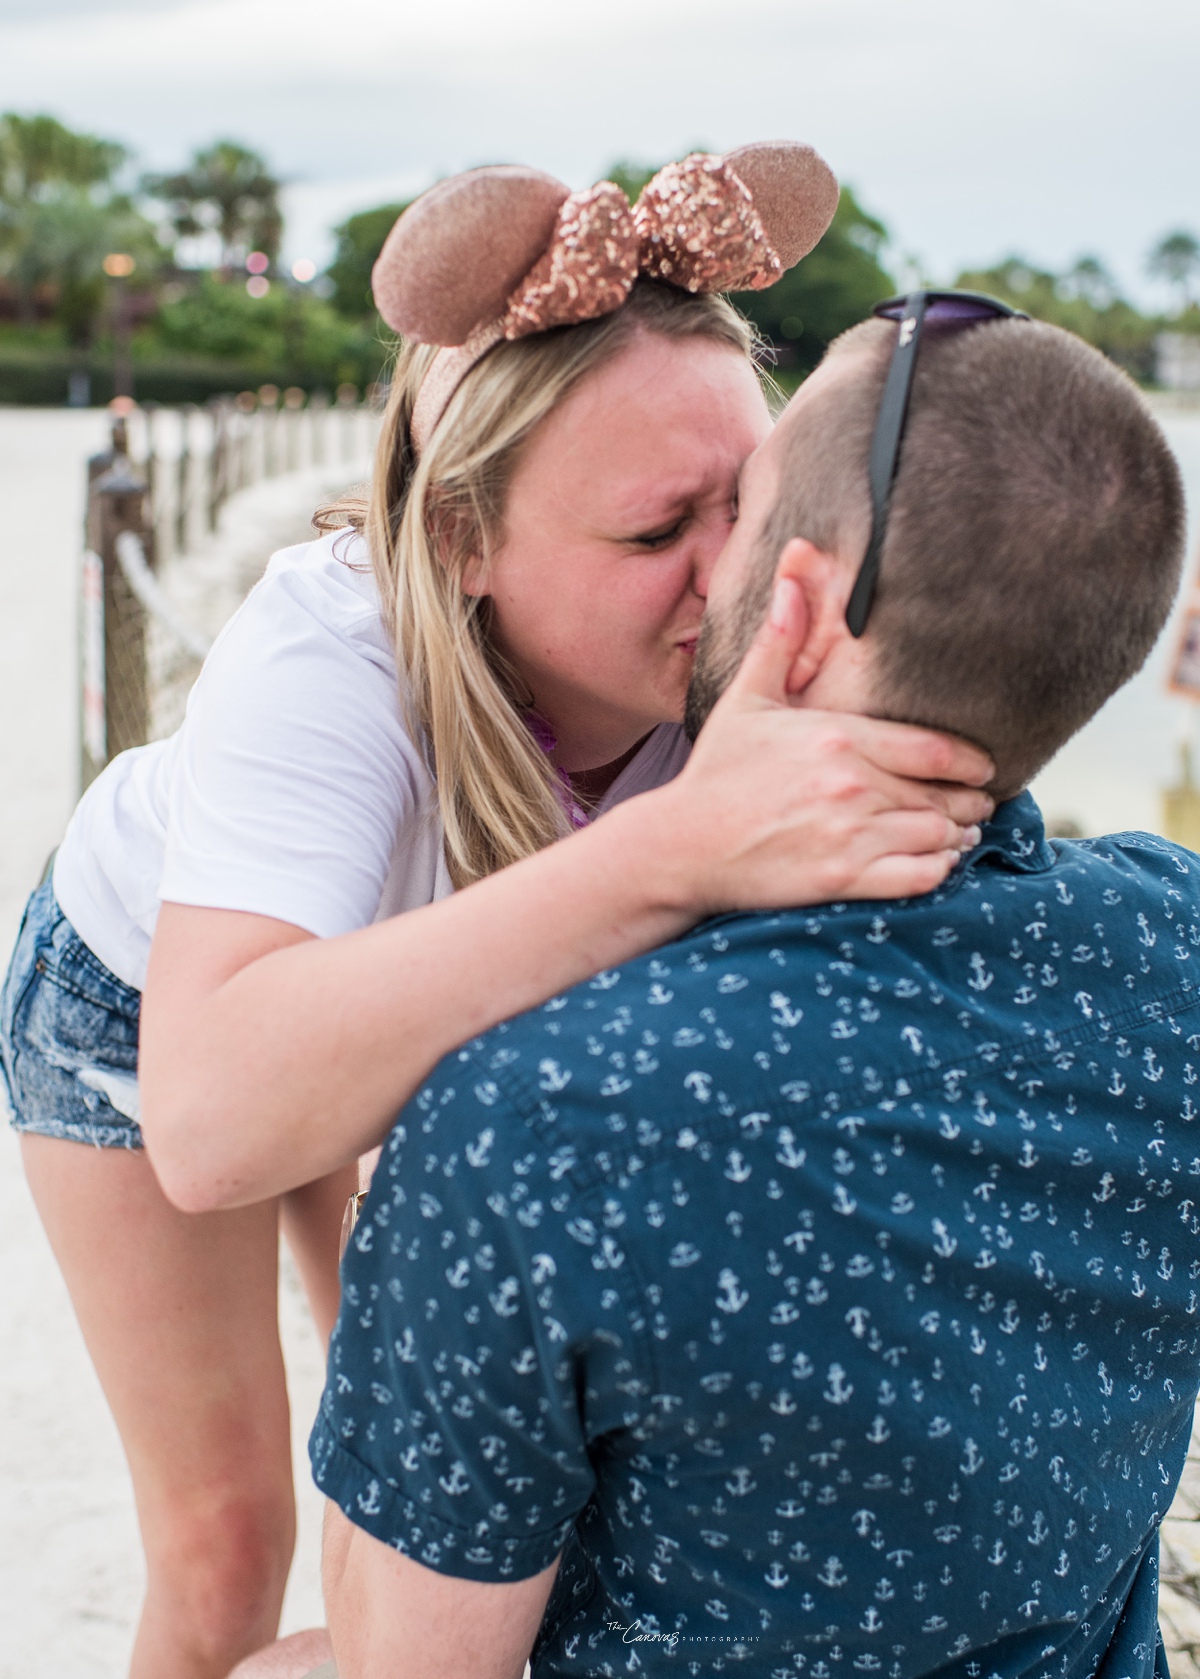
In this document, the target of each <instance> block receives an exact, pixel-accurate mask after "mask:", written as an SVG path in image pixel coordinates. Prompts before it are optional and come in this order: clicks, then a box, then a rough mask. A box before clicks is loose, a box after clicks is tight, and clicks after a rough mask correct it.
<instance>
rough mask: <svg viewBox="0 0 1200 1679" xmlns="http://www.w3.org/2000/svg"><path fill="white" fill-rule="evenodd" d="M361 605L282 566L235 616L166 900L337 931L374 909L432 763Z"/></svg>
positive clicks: (211, 676) (364, 919) (417, 815)
mask: <svg viewBox="0 0 1200 1679" xmlns="http://www.w3.org/2000/svg"><path fill="white" fill-rule="evenodd" d="M348 592H349V591H347V593H348ZM326 593H327V594H328V590H327V591H326ZM356 606H357V602H355V601H354V600H353V597H351V604H350V610H349V611H347V609H346V603H345V601H338V600H336V599H328V598H323V597H322V593H321V588H320V580H319V579H318V580H314V579H313V578H311V577H305V576H303V575H296V574H292V573H286V572H285V573H283V574H281V575H278V576H271V575H270V574H268V576H267V578H266V579H265V580H264V581H263V582H262V583H260V584H259V586H258V588H257V589H256V590H255V591H254V592H253V593H252V594H251V596H250V597H249V599H248V600H247V601H246V603H245V604H244V605H243V607H242V608H241V610H240V611H239V613H238V614H237V615H236V616H235V618H234V619H233V620H232V621H231V622H230V624H229V625H228V626H227V627H226V629H225V631H224V632H223V633H222V635H221V637H220V638H219V639H218V642H217V644H216V646H215V647H214V649H213V651H212V653H211V654H210V655H209V658H208V661H207V663H206V665H205V668H204V670H203V672H202V674H201V676H200V679H199V681H198V682H197V684H196V687H195V689H194V690H193V692H192V695H191V698H190V700H189V704H188V712H187V718H186V720H185V722H184V725H183V729H182V731H181V734H180V738H179V742H178V749H177V752H176V757H175V763H174V767H173V771H172V778H171V785H170V796H169V815H168V822H167V839H166V854H165V860H164V869H163V877H162V882H161V885H160V888H159V897H160V898H162V899H164V900H166V901H168V902H171V903H181V904H194V905H199V906H202V907H204V908H210V909H237V910H247V911H250V912H252V913H254V914H258V915H268V916H273V917H276V918H278V919H279V920H282V921H289V922H292V923H294V924H295V925H297V926H301V927H304V928H305V929H306V930H307V931H308V932H311V933H314V934H316V935H317V936H318V937H322V938H327V937H330V936H332V935H334V934H336V933H343V932H349V931H351V930H352V929H353V928H356V927H361V926H365V925H366V924H368V923H369V922H370V921H371V920H372V919H373V918H374V915H375V912H376V909H377V907H378V904H379V900H380V894H381V892H382V889H383V885H384V881H385V880H386V878H387V875H388V870H389V867H390V864H391V859H392V855H393V852H394V850H395V848H396V845H397V843H398V837H399V836H400V834H401V833H402V830H403V829H404V826H405V824H406V823H412V822H415V821H419V820H420V819H421V810H420V807H421V780H422V776H423V774H424V770H423V766H422V765H421V763H420V760H419V757H418V755H417V753H416V752H415V749H414V748H413V746H412V744H411V742H410V741H409V739H408V737H407V735H406V733H405V731H404V728H403V725H402V721H401V717H400V707H399V702H398V697H397V691H396V679H395V674H394V667H389V663H388V660H387V658H386V656H378V651H377V650H376V649H374V648H373V647H372V645H371V640H370V635H369V633H368V631H367V629H366V627H365V626H366V623H367V621H368V620H370V618H371V612H370V608H369V606H364V607H363V608H362V609H361V610H360V613H359V617H360V619H361V620H362V626H361V633H358V634H356V625H355V621H354V608H355V607H356ZM375 617H376V618H377V613H376V614H375ZM376 634H378V630H376ZM384 652H385V654H386V650H384Z"/></svg>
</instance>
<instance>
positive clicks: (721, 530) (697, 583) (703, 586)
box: [691, 520, 733, 600]
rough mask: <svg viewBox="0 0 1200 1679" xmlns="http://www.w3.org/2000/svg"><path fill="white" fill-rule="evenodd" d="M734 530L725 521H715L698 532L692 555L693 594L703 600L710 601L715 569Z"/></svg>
mask: <svg viewBox="0 0 1200 1679" xmlns="http://www.w3.org/2000/svg"><path fill="white" fill-rule="evenodd" d="M732 528H733V527H732V526H731V525H729V524H728V523H726V521H724V520H714V521H713V522H712V523H711V524H708V523H706V524H705V525H704V527H703V528H702V529H700V530H698V531H697V532H696V544H695V547H694V548H693V550H692V554H691V561H692V592H693V593H694V594H697V595H699V597H700V599H701V600H707V599H708V586H709V583H710V581H711V580H712V574H713V569H714V568H715V566H716V563H717V561H718V560H719V559H720V557H721V550H722V549H723V548H724V546H725V542H726V538H727V537H728V536H729V533H730V531H731V530H732Z"/></svg>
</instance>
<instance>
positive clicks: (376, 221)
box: [327, 203, 408, 321]
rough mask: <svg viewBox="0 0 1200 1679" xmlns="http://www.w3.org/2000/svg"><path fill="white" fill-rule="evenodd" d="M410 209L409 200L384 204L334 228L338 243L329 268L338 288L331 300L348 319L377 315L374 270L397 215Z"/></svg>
mask: <svg viewBox="0 0 1200 1679" xmlns="http://www.w3.org/2000/svg"><path fill="white" fill-rule="evenodd" d="M407 209H408V205H407V204H406V203H405V204H381V205H380V206H379V208H378V209H377V210H363V211H361V212H360V213H359V214H358V215H357V216H350V217H349V218H348V219H347V220H346V221H344V222H343V223H342V224H341V226H340V227H335V228H334V230H333V236H334V238H335V239H336V240H337V245H336V247H335V249H334V253H333V261H332V262H331V263H330V265H329V268H328V270H327V273H328V277H329V279H330V280H331V281H332V282H333V288H334V289H333V293H332V295H331V297H330V302H331V303H332V304H333V307H334V308H335V309H336V310H337V311H338V313H339V314H340V315H345V316H346V318H347V320H352V321H366V320H370V319H371V318H372V316H373V315H374V313H375V300H374V298H373V297H372V295H371V270H372V268H374V266H375V258H376V257H377V256H378V255H379V253H380V251H381V250H382V249H383V242H384V240H385V239H386V238H387V236H388V234H389V233H390V232H391V231H392V227H393V224H394V223H395V220H396V217H397V216H398V215H399V214H400V213H401V211H402V210H407Z"/></svg>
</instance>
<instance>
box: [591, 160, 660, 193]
mask: <svg viewBox="0 0 1200 1679" xmlns="http://www.w3.org/2000/svg"><path fill="white" fill-rule="evenodd" d="M657 172H658V171H657V168H656V166H655V165H654V164H652V163H634V162H632V161H631V160H630V159H629V158H623V159H622V160H621V161H620V162H619V163H614V164H613V166H612V168H611V169H610V170H609V171H608V172H607V174H606V175H605V177H604V179H605V180H606V181H615V182H616V184H617V186H619V187H620V189H621V191H622V192H623V193H624V194H625V196H626V198H627V199H628V200H629V202H630V203H631V204H636V203H637V201H638V197H639V196H640V194H641V190H642V188H643V187H644V186H645V184H646V182H647V181H648V180H649V179H650V178H651V176H652V175H655V174H657Z"/></svg>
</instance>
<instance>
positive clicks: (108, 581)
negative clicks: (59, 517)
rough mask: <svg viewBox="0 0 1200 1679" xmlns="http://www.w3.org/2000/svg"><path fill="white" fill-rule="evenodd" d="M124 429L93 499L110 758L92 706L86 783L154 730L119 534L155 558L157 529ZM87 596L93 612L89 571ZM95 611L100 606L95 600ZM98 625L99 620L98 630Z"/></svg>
mask: <svg viewBox="0 0 1200 1679" xmlns="http://www.w3.org/2000/svg"><path fill="white" fill-rule="evenodd" d="M123 432H124V428H123V427H122V428H121V433H120V434H118V430H117V427H115V426H114V428H113V445H114V447H113V454H112V458H111V464H108V465H107V466H106V468H105V469H104V470H103V471H101V472H99V473H98V474H97V475H96V476H95V477H94V478H93V479H92V482H91V487H90V494H89V498H88V519H87V545H88V548H89V550H90V552H91V553H92V555H94V556H96V558H97V559H98V560H99V568H98V571H97V570H96V569H95V564H96V562H95V559H93V560H92V561H91V562H90V563H91V565H92V567H93V568H94V569H93V577H94V585H100V588H99V593H100V605H101V608H102V611H103V626H104V627H103V649H104V660H103V688H104V702H103V715H104V729H103V743H102V744H103V762H97V761H96V758H95V756H94V755H93V754H94V751H95V748H96V746H97V745H99V744H100V733H99V730H98V727H97V720H96V718H95V717H91V718H89V716H88V715H87V713H86V709H85V717H84V749H83V760H84V761H83V780H84V785H85V786H86V785H87V783H88V782H89V781H91V780H92V779H93V778H94V777H95V776H96V775H97V774H98V773H99V772H100V770H101V769H103V767H104V763H105V762H108V761H109V760H110V759H112V758H115V757H116V756H117V754H118V753H119V752H124V751H125V750H126V749H127V748H128V747H130V746H143V745H144V744H145V742H146V739H147V737H148V735H149V722H150V705H149V693H148V685H147V679H146V614H145V612H144V610H143V608H142V605H141V602H140V601H139V600H138V599H137V597H136V596H135V595H134V593H133V590H132V589H131V588H130V587H129V584H128V583H127V582H126V580H125V574H124V572H123V571H122V570H121V566H120V562H119V560H118V559H117V537H118V536H119V535H120V534H121V532H122V531H133V532H134V533H135V534H136V535H137V536H139V537H140V538H141V539H142V542H143V544H144V546H145V550H146V558H147V561H148V562H149V563H151V564H153V553H154V534H153V531H152V530H151V527H150V519H149V509H148V507H147V494H146V488H147V486H146V480H145V479H144V478H142V477H140V476H139V475H138V474H137V473H136V472H135V471H134V470H133V467H132V466H131V465H130V461H129V457H128V455H126V454H125V453H124V450H123V448H122V447H121V446H122V445H123V444H124V442H125V439H124V435H123ZM101 458H102V457H101ZM84 598H85V612H86V611H87V610H88V609H89V608H88V596H87V576H86V571H85V597H84ZM90 609H91V610H92V611H94V610H95V603H92V605H91V608H90ZM95 627H96V626H95V620H94V619H93V634H94V631H95ZM87 634H88V629H87V626H86V625H85V630H84V636H85V642H84V666H85V673H86V670H87V665H88V656H87V639H86V638H87ZM86 686H87V685H86V683H85V696H84V698H85V708H86V702H87V698H88V696H87V693H86Z"/></svg>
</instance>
